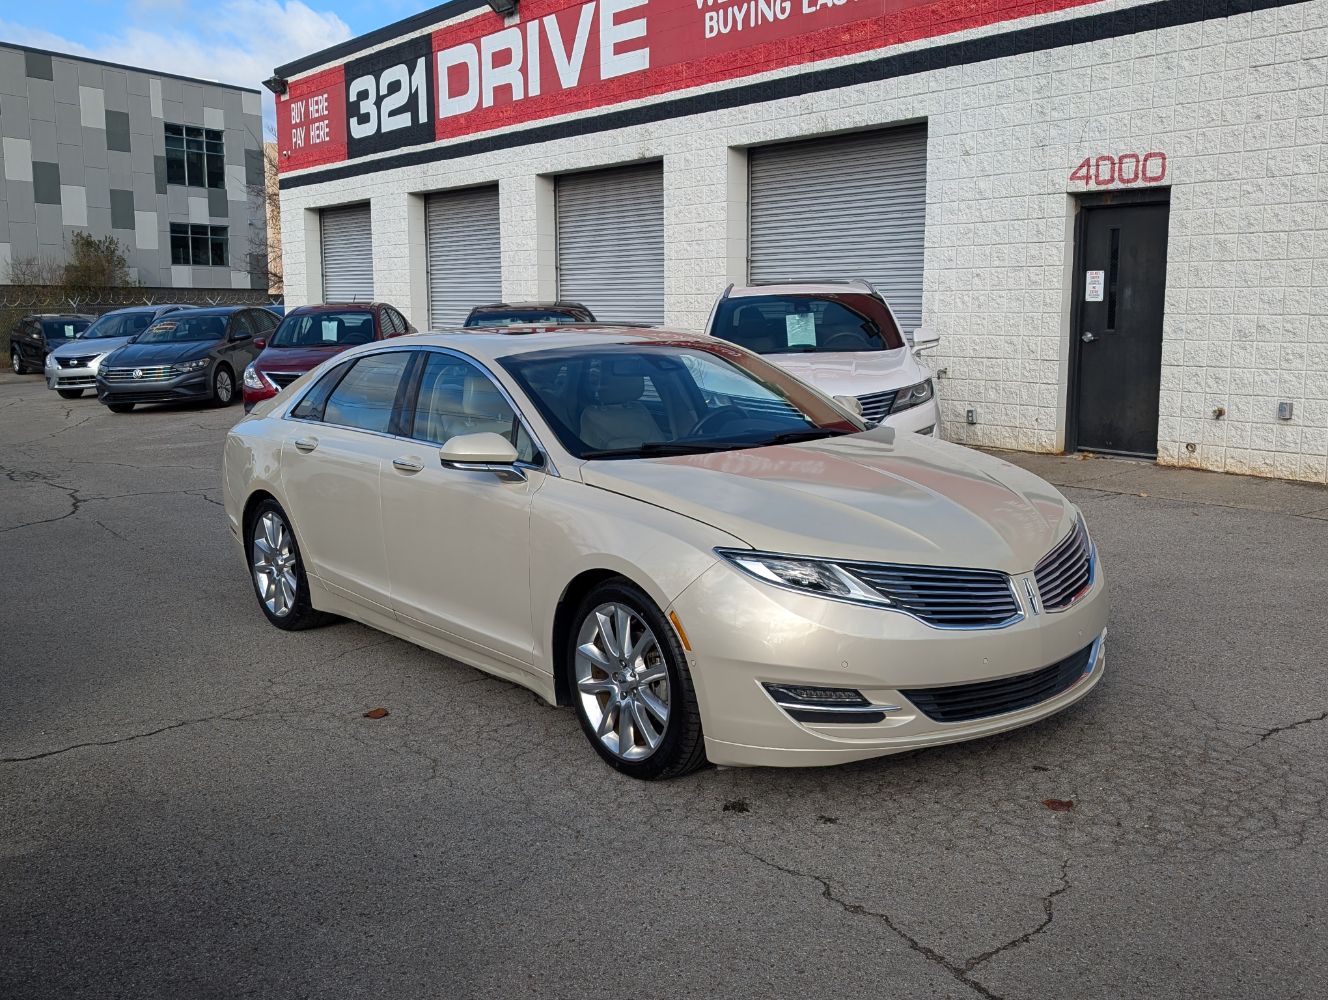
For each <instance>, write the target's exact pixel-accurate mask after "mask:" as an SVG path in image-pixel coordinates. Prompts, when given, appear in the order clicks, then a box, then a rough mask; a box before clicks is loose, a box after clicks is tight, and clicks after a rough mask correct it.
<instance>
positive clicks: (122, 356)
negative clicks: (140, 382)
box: [115, 340, 218, 368]
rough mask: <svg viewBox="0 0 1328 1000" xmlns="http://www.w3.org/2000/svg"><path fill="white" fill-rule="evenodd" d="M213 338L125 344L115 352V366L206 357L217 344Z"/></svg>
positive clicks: (161, 362) (166, 362)
mask: <svg viewBox="0 0 1328 1000" xmlns="http://www.w3.org/2000/svg"><path fill="white" fill-rule="evenodd" d="M217 344H218V341H215V340H186V341H184V342H182V343H179V344H126V345H125V346H124V347H122V348H120V350H118V351H116V352H115V365H116V367H117V368H142V367H143V366H144V365H169V364H174V363H175V362H177V361H193V360H194V359H195V358H202V357H206V356H207V355H208V354H209V353H211V352H212V350H213V349H214V348H215V347H216V346H217Z"/></svg>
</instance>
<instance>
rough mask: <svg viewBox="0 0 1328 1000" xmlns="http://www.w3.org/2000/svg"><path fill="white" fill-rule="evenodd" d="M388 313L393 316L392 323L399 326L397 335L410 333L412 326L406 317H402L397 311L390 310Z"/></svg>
mask: <svg viewBox="0 0 1328 1000" xmlns="http://www.w3.org/2000/svg"><path fill="white" fill-rule="evenodd" d="M388 312H390V313H391V314H392V321H393V322H394V323H396V325H397V333H407V332H409V330H410V324H409V323H407V322H406V317H405V316H402V315H401V313H399V312H397V311H396V310H395V309H389V310H388Z"/></svg>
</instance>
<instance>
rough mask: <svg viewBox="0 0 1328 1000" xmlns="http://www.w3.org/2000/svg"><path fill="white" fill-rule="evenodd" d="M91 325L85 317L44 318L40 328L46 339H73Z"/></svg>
mask: <svg viewBox="0 0 1328 1000" xmlns="http://www.w3.org/2000/svg"><path fill="white" fill-rule="evenodd" d="M91 325H92V321H91V320H86V319H44V320H42V330H43V331H44V332H45V334H46V339H47V340H73V339H74V338H75V337H77V336H78V335H79V334H80V333H82V332H83V331H84V330H86V329H87V328H88V327H89V326H91Z"/></svg>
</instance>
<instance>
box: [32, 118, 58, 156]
mask: <svg viewBox="0 0 1328 1000" xmlns="http://www.w3.org/2000/svg"><path fill="white" fill-rule="evenodd" d="M30 125H31V127H32V158H33V159H34V160H46V161H47V162H49V163H54V162H55V161H56V159H57V158H58V156H59V153H58V152H57V149H56V147H57V146H58V143H57V142H56V138H55V122H40V121H32V122H31V123H30Z"/></svg>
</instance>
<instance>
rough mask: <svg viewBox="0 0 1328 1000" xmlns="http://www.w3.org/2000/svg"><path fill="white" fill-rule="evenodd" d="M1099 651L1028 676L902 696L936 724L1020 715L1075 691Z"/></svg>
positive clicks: (915, 691) (1094, 645) (908, 691)
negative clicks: (1072, 689)
mask: <svg viewBox="0 0 1328 1000" xmlns="http://www.w3.org/2000/svg"><path fill="white" fill-rule="evenodd" d="M1096 648H1097V643H1092V644H1090V645H1088V646H1085V647H1084V648H1083V649H1081V650H1079V652H1077V653H1072V654H1070V655H1069V656H1067V657H1066V658H1065V659H1063V660H1059V661H1058V662H1056V663H1053V664H1052V665H1051V666H1049V667H1043V668H1042V669H1041V670H1034V671H1031V672H1030V673H1026V674H1015V675H1014V676H1013V677H1001V678H998V679H997V680H994V681H979V682H978V683H976V684H950V685H946V686H945V687H931V688H912V689H906V690H901V691H900V694H902V695H903V696H904V697H905V698H907V699H908V700H909V701H911V702H912V703H913V704H914V705H915V706H916V707H917V709H918V711H920V712H922V713H923V714H924V715H926V716H927V718H929V719H931V720H932V721H934V722H971V721H973V720H974V719H985V718H988V717H989V716H993V715H1004V714H1005V713H1006V712H1017V711H1019V710H1020V709H1023V708H1031V707H1032V706H1034V705H1037V704H1038V703H1040V702H1044V701H1046V700H1048V699H1049V698H1054V697H1056V696H1057V695H1058V694H1064V693H1065V692H1066V691H1068V690H1069V689H1070V688H1072V687H1073V686H1074V683H1075V681H1077V680H1079V678H1081V677H1083V676H1084V674H1085V673H1086V672H1087V671H1088V670H1089V668H1090V667H1091V666H1092V656H1093V651H1094V649H1096Z"/></svg>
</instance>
